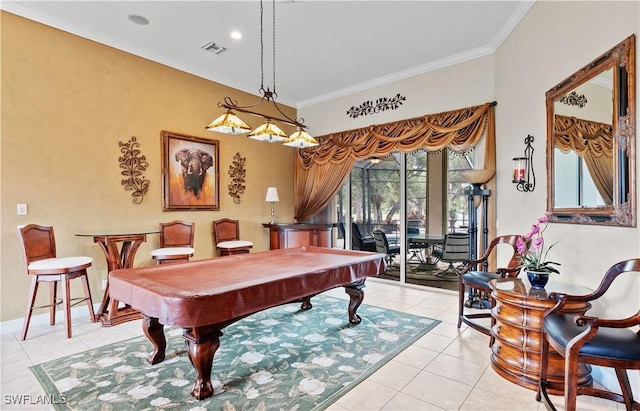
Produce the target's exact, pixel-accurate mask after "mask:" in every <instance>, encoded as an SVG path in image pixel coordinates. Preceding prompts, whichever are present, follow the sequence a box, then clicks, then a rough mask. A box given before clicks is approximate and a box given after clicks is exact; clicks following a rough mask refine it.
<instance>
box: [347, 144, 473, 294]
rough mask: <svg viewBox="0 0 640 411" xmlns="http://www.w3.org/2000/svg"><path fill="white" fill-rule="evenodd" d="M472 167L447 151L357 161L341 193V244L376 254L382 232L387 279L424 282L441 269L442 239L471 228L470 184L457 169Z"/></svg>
mask: <svg viewBox="0 0 640 411" xmlns="http://www.w3.org/2000/svg"><path fill="white" fill-rule="evenodd" d="M470 164H471V163H470V161H469V158H468V157H466V156H461V155H452V154H450V153H449V152H448V151H447V150H445V151H443V152H439V153H427V152H426V151H422V150H420V151H416V152H413V153H409V154H402V153H393V154H391V155H389V156H386V157H383V158H373V159H369V160H363V161H359V162H357V163H356V165H355V166H354V168H353V170H352V172H351V174H350V176H349V178H348V179H347V180H346V181H345V184H344V186H343V187H342V189H341V190H340V191H339V192H338V194H337V195H336V203H335V205H336V206H335V210H336V213H337V220H338V222H339V223H341V229H340V230H338V244H339V245H340V246H344V247H345V248H352V249H362V250H368V251H373V250H376V248H375V239H374V233H375V232H376V231H380V232H382V233H383V234H384V237H385V238H386V241H387V245H386V246H387V247H388V248H387V252H388V254H389V256H390V259H389V262H390V269H389V271H388V275H387V276H385V277H386V278H389V279H394V280H400V281H403V282H408V283H418V284H421V283H420V282H417V281H414V280H415V279H416V278H424V277H425V276H426V275H427V274H429V273H428V272H427V271H428V270H434V269H436V268H437V267H434V262H435V260H434V259H433V258H432V251H433V246H434V244H436V243H437V242H438V239H440V240H441V241H443V239H444V235H445V234H446V233H447V232H453V231H455V230H464V229H465V228H466V224H467V222H468V217H467V208H466V198H465V197H464V188H465V184H466V183H464V182H463V180H462V179H460V178H459V173H458V172H457V170H459V169H467V168H470V167H471V166H470ZM378 236H380V234H378ZM425 272H426V274H425Z"/></svg>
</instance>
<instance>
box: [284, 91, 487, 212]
mask: <svg viewBox="0 0 640 411" xmlns="http://www.w3.org/2000/svg"><path fill="white" fill-rule="evenodd" d="M495 105H496V103H495V102H494V103H485V104H482V105H479V106H473V107H467V108H462V109H459V110H453V111H447V112H443V113H438V114H427V115H424V116H421V117H416V118H412V119H408V120H400V121H394V122H391V123H385V124H380V125H373V126H369V127H363V128H359V129H355V130H348V131H342V132H338V133H331V134H327V135H324V136H320V137H317V140H318V142H319V143H320V144H319V145H318V146H316V147H313V148H309V149H303V150H298V156H297V161H296V162H295V170H294V178H295V182H294V192H295V213H296V219H297V220H298V221H306V220H308V219H310V218H312V217H313V216H315V215H316V214H318V213H319V212H320V211H322V210H323V209H324V208H325V207H326V206H327V204H329V202H330V201H331V199H332V198H333V196H335V194H336V193H337V192H338V190H339V189H340V187H341V186H342V182H343V181H344V179H345V178H346V177H347V175H349V172H350V171H351V168H352V167H353V165H354V164H355V162H356V161H358V160H364V159H367V158H369V157H372V156H378V157H379V156H384V155H387V154H390V153H392V152H394V151H399V152H405V153H408V152H411V151H415V150H419V149H424V150H427V151H440V150H442V149H444V148H445V147H449V148H450V149H452V150H454V151H456V152H459V153H462V152H466V151H468V150H469V149H471V148H473V147H474V146H476V145H477V144H478V142H479V141H480V140H481V138H482V136H483V135H484V131H485V129H486V130H487V141H486V144H485V157H484V159H485V160H484V168H491V169H494V170H495V124H494V123H495V121H494V111H495V110H494V107H495Z"/></svg>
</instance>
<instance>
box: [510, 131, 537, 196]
mask: <svg viewBox="0 0 640 411" xmlns="http://www.w3.org/2000/svg"><path fill="white" fill-rule="evenodd" d="M532 142H533V136H532V135H528V136H527V138H525V139H524V144H525V145H526V147H525V149H524V157H514V158H513V183H514V184H516V189H517V190H518V191H523V192H525V193H527V192H529V191H533V190H534V189H535V188H536V173H535V172H534V171H533V146H532V145H531V143H532Z"/></svg>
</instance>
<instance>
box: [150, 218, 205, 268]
mask: <svg viewBox="0 0 640 411" xmlns="http://www.w3.org/2000/svg"><path fill="white" fill-rule="evenodd" d="M195 226H196V225H195V223H191V222H187V221H180V220H175V221H170V222H168V223H160V248H157V249H155V250H152V251H151V257H153V259H154V260H156V265H161V264H168V263H177V262H185V261H189V258H191V257H193V254H194V253H195V249H194V248H193V236H194V234H195Z"/></svg>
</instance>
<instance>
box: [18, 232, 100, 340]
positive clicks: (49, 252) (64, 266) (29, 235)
mask: <svg viewBox="0 0 640 411" xmlns="http://www.w3.org/2000/svg"><path fill="white" fill-rule="evenodd" d="M18 229H19V230H18V231H19V237H20V240H21V244H22V251H23V257H24V264H25V269H26V273H27V275H29V276H30V277H31V288H30V289H29V297H28V300H27V311H26V313H25V316H24V324H23V327H22V336H21V339H22V340H25V339H26V338H27V331H28V330H29V323H30V322H31V314H32V313H33V310H35V309H38V308H47V307H48V308H49V324H50V325H55V323H56V307H57V306H58V305H61V304H63V305H64V313H65V320H66V326H67V338H71V307H72V306H73V305H76V304H79V303H82V302H85V301H86V303H87V308H88V309H89V317H90V318H91V322H96V317H95V314H94V312H93V302H92V300H91V291H90V289H89V281H88V278H87V268H88V267H90V266H91V263H92V262H93V259H92V258H91V257H85V256H74V257H58V256H57V255H56V239H55V235H54V232H53V227H50V226H41V225H37V224H29V225H26V226H22V227H18ZM75 278H79V279H80V281H81V282H82V287H83V288H84V297H78V298H71V285H70V282H71V280H73V279H75ZM40 283H48V284H49V304H48V305H43V306H38V307H36V306H34V304H35V301H36V295H37V294H38V286H39V285H40ZM58 283H60V285H61V291H62V298H57V286H58Z"/></svg>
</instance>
